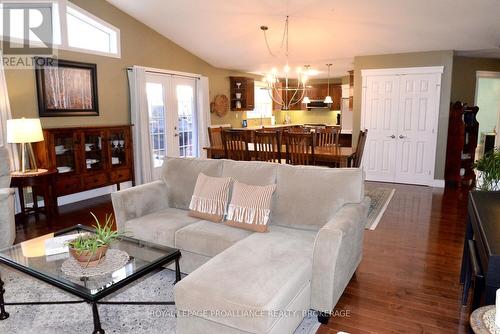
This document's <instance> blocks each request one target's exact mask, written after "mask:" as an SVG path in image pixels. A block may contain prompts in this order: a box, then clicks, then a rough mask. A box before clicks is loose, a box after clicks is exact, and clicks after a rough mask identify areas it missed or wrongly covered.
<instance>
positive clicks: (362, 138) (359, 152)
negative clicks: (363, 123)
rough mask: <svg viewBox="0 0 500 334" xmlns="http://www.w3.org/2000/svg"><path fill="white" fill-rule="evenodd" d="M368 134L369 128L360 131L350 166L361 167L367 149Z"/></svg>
mask: <svg viewBox="0 0 500 334" xmlns="http://www.w3.org/2000/svg"><path fill="white" fill-rule="evenodd" d="M367 135H368V130H365V131H360V132H359V137H358V145H357V146H356V152H355V153H354V155H353V156H352V157H351V159H350V161H349V162H348V165H349V166H350V167H356V168H359V167H360V166H361V159H362V158H363V152H364V150H365V143H366V137H367Z"/></svg>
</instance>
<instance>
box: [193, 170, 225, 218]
mask: <svg viewBox="0 0 500 334" xmlns="http://www.w3.org/2000/svg"><path fill="white" fill-rule="evenodd" d="M231 181H232V179H231V178H230V177H211V176H207V175H205V174H203V173H200V174H198V179H197V180H196V185H195V187H194V192H193V196H192V197H191V203H189V209H190V211H189V215H190V216H191V217H197V218H201V219H205V220H210V221H213V222H215V223H220V222H222V220H223V219H224V215H225V213H226V208H227V203H228V202H229V186H230V185H231Z"/></svg>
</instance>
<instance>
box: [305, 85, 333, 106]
mask: <svg viewBox="0 0 500 334" xmlns="http://www.w3.org/2000/svg"><path fill="white" fill-rule="evenodd" d="M307 94H308V97H309V99H310V100H324V99H325V97H326V96H327V95H330V96H331V97H332V99H333V103H332V105H331V106H330V110H340V103H341V99H342V85H341V84H330V92H328V84H327V83H326V84H323V83H322V84H312V85H309V86H308V89H307Z"/></svg>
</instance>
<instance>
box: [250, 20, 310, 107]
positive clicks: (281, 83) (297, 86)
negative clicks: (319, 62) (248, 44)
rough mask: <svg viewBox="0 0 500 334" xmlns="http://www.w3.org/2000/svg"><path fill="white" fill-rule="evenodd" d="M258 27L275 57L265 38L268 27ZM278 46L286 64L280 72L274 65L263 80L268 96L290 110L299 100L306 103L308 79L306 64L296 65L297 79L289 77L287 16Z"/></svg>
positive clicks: (270, 52)
mask: <svg viewBox="0 0 500 334" xmlns="http://www.w3.org/2000/svg"><path fill="white" fill-rule="evenodd" d="M260 29H261V30H262V31H263V32H264V39H265V41H266V46H267V50H268V51H269V54H270V55H271V56H273V57H276V55H275V54H274V53H273V52H272V51H271V48H270V47H269V42H268V40H267V34H266V31H267V30H268V27H267V26H261V27H260ZM280 48H281V49H284V50H285V57H286V64H285V66H284V67H283V71H282V72H280V71H279V70H278V69H277V68H276V67H274V68H273V69H272V70H271V71H270V72H269V73H268V74H266V76H265V78H264V82H266V85H267V90H268V92H269V96H270V97H271V99H272V100H273V101H274V102H275V103H276V104H278V105H280V106H281V110H290V109H291V107H292V106H293V105H295V104H297V103H300V102H301V101H302V102H303V103H307V101H309V99H308V98H307V96H306V90H307V86H306V82H307V79H308V77H307V75H308V71H309V66H308V65H306V66H304V68H302V67H298V68H297V69H296V75H297V79H296V80H291V79H290V75H291V69H290V66H289V63H288V16H287V17H286V20H285V28H284V30H283V37H282V39H281V47H280ZM304 96H305V97H304ZM303 99H304V100H303Z"/></svg>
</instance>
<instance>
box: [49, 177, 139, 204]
mask: <svg viewBox="0 0 500 334" xmlns="http://www.w3.org/2000/svg"><path fill="white" fill-rule="evenodd" d="M131 187H132V182H124V183H121V184H120V189H127V188H131ZM115 191H116V185H112V186H107V187H102V188H97V189H92V190H86V191H82V192H80V193H76V194H71V195H66V196H61V197H58V198H57V205H58V206H61V205H65V204H70V203H75V202H80V201H84V200H86V199H90V198H94V197H99V196H103V195H108V194H111V193H112V192H115Z"/></svg>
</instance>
